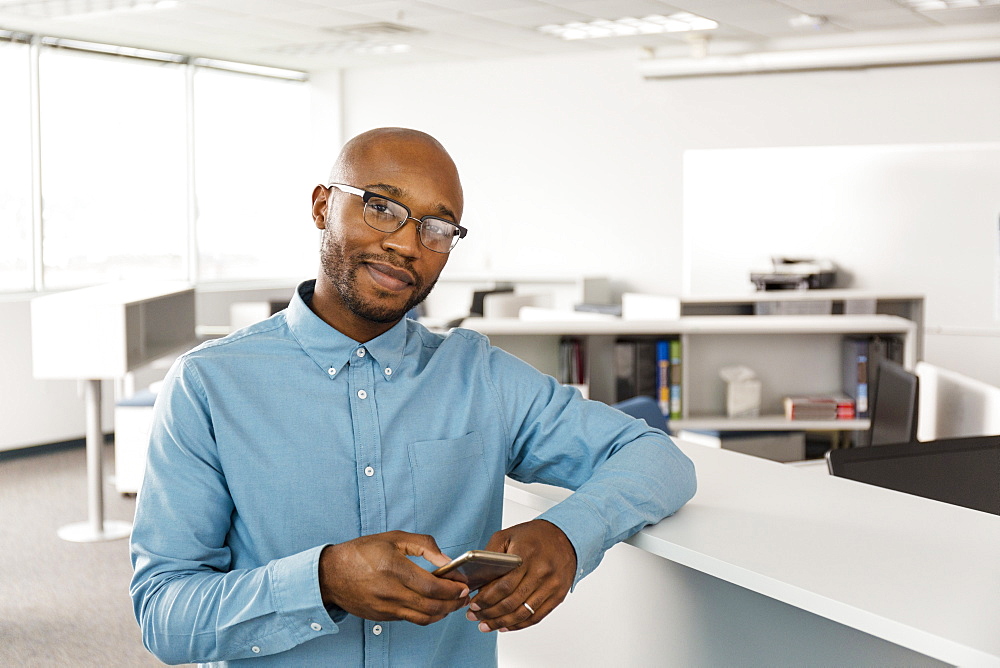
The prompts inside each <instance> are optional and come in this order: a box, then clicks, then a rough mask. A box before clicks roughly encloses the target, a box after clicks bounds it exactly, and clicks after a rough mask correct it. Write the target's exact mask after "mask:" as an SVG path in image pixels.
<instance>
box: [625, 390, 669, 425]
mask: <svg viewBox="0 0 1000 668" xmlns="http://www.w3.org/2000/svg"><path fill="white" fill-rule="evenodd" d="M613 407H614V408H617V409H618V410H620V411H621V412H622V413H625V414H626V415H631V416H632V417H635V418H641V419H643V420H645V421H646V424H648V425H649V426H650V427H654V428H655V429H660V430H662V431H664V432H667V419H666V418H665V417H664V416H663V413H661V412H660V405H659V404H658V403H656V399H654V398H653V397H647V396H641V397H632V398H631V399H626V400H625V401H619V402H618V403H617V404H614V405H613ZM667 433H669V432H667Z"/></svg>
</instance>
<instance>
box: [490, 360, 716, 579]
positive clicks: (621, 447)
mask: <svg viewBox="0 0 1000 668" xmlns="http://www.w3.org/2000/svg"><path fill="white" fill-rule="evenodd" d="M486 359H487V364H486V375H487V378H489V379H491V380H490V382H491V383H492V385H493V389H494V392H495V393H496V396H497V398H498V403H499V406H500V411H501V418H502V419H503V420H504V423H505V424H506V425H507V426H508V429H509V431H510V433H509V442H510V443H511V448H510V456H509V461H508V475H509V476H510V477H511V478H513V479H514V480H518V481H521V482H541V483H546V484H550V485H556V486H558V487H563V488H567V489H571V490H574V493H573V494H571V495H570V496H569V497H567V498H566V499H565V500H563V501H562V502H560V503H559V504H557V505H556V506H554V507H552V508H550V509H549V510H547V511H546V512H544V513H542V514H541V515H540V516H539V518H540V519H544V520H547V521H549V522H552V523H553V524H555V525H556V526H558V527H559V528H560V529H562V531H563V532H564V533H565V534H566V536H567V537H568V538H569V540H570V542H571V543H572V544H573V548H574V549H575V550H576V558H577V572H576V576H575V578H574V583H573V586H574V587H575V586H576V583H577V582H579V581H580V580H581V579H582V578H583V577H584V576H586V575H587V574H588V573H590V572H591V571H592V570H594V568H596V567H597V565H598V564H599V563H600V561H601V559H602V558H603V557H604V553H605V552H606V551H607V550H608V549H610V548H611V546H613V545H614V544H615V543H618V542H619V541H622V540H624V539H626V538H628V537H629V536H631V535H633V534H634V533H636V532H637V531H639V530H640V529H642V528H643V527H645V526H648V525H650V524H655V523H656V522H659V521H660V520H661V519H663V518H664V517H667V516H669V515H672V514H673V513H675V512H677V510H678V509H679V508H680V507H681V506H683V505H684V504H685V503H687V502H688V501H689V500H690V499H691V497H693V496H694V493H695V490H696V480H695V471H694V464H693V463H692V462H691V460H690V459H688V458H687V456H686V455H684V453H682V452H681V451H680V449H679V448H678V447H677V446H676V445H675V444H674V442H673V441H672V440H671V439H670V437H669V436H667V435H666V434H665V433H663V432H662V431H660V430H658V429H654V428H652V427H650V426H648V425H647V424H646V422H645V421H644V420H638V419H635V418H632V417H630V416H628V415H625V414H624V413H622V412H621V411H619V410H617V409H615V408H612V407H611V406H608V405H607V404H604V403H601V402H598V401H589V400H586V399H584V398H583V397H582V396H581V395H580V393H579V392H578V391H577V390H576V389H574V388H570V387H565V386H563V385H560V384H559V383H558V382H557V381H556V380H555V379H554V378H551V377H550V376H546V375H544V374H542V373H541V372H539V371H537V370H536V369H534V368H533V367H531V366H530V365H528V364H526V363H524V362H522V361H521V360H519V359H517V358H516V357H514V356H512V355H510V354H509V353H506V352H504V351H502V350H500V349H498V348H493V347H488V349H487V352H486ZM492 379H498V380H497V381H496V382H493V381H492Z"/></svg>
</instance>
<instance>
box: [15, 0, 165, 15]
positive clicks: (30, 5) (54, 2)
mask: <svg viewBox="0 0 1000 668" xmlns="http://www.w3.org/2000/svg"><path fill="white" fill-rule="evenodd" d="M180 4H181V3H180V1H179V0H31V1H29V0H24V1H22V2H10V3H6V4H0V12H2V13H4V14H18V15H20V16H30V17H33V18H46V19H59V18H76V17H81V16H93V15H95V14H117V13H123V12H142V11H149V10H162V9H174V8H175V7H178V6H180Z"/></svg>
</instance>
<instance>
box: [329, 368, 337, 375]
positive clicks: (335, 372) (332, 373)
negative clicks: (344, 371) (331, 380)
mask: <svg viewBox="0 0 1000 668" xmlns="http://www.w3.org/2000/svg"><path fill="white" fill-rule="evenodd" d="M326 372H327V373H328V374H330V375H331V376H336V375H337V370H336V369H334V368H333V367H330V368H329V369H327V370H326Z"/></svg>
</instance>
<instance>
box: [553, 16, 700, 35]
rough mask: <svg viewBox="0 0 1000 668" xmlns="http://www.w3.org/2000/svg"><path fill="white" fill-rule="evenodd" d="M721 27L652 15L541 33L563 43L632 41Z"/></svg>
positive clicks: (692, 18)
mask: <svg viewBox="0 0 1000 668" xmlns="http://www.w3.org/2000/svg"><path fill="white" fill-rule="evenodd" d="M718 27H719V24H718V23H716V22H715V21H713V20H712V19H706V18H705V17H703V16H697V15H695V14H690V13H688V12H679V13H677V14H671V15H670V16H661V15H659V14H653V15H651V16H647V17H645V18H641V19H637V18H633V17H631V16H626V17H625V18H621V19H616V20H614V21H609V20H606V19H598V20H596V21H590V22H588V23H579V22H578V23H566V24H562V25H545V26H540V27H539V28H538V30H539V32H543V33H545V34H547V35H553V36H555V37H560V38H562V39H596V38H598V37H630V36H633V35H657V34H661V33H667V32H690V31H692V30H714V29H715V28H718Z"/></svg>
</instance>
